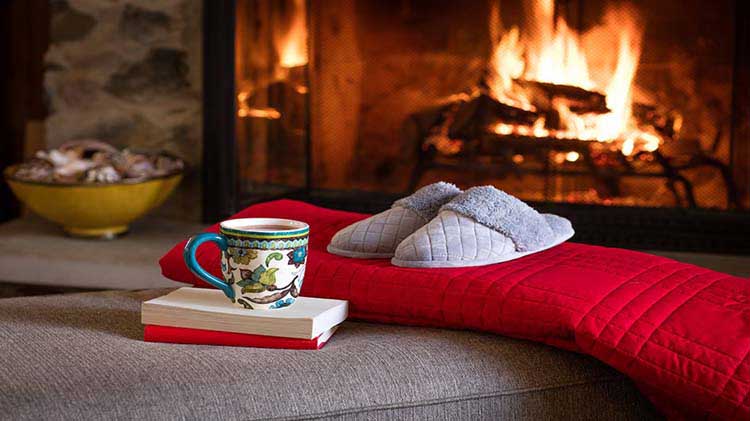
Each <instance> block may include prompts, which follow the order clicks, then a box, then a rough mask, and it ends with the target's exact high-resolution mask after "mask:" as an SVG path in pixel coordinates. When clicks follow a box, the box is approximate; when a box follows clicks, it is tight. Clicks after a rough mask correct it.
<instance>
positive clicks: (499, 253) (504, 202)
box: [391, 186, 575, 268]
mask: <svg viewBox="0 0 750 421" xmlns="http://www.w3.org/2000/svg"><path fill="white" fill-rule="evenodd" d="M574 233H575V232H574V231H573V227H572V226H571V224H570V221H568V220H567V219H565V218H563V217H560V216H557V215H552V214H540V213H538V212H537V211H535V210H534V209H533V208H531V207H530V206H529V205H527V204H526V203H524V202H522V201H521V200H519V199H517V198H515V197H514V196H511V195H509V194H507V193H505V192H503V191H501V190H498V189H496V188H494V187H492V186H482V187H472V188H471V189H469V190H467V191H465V192H464V193H461V194H460V195H458V196H456V197H455V198H454V199H453V200H452V201H451V202H450V203H448V204H446V205H445V206H443V207H442V208H440V211H439V212H438V215H437V216H436V217H435V218H434V219H433V220H431V221H430V222H428V223H427V224H426V225H424V226H422V227H421V228H419V229H418V230H416V231H415V232H414V234H412V235H410V236H408V237H406V238H405V239H404V241H402V242H401V244H399V245H398V247H397V249H396V253H395V256H394V257H393V259H391V263H393V264H394V265H396V266H403V267H415V268H439V267H462V266H482V265H489V264H493V263H500V262H507V261H509V260H513V259H518V258H519V257H523V256H526V255H528V254H532V253H537V252H540V251H542V250H546V249H548V248H551V247H554V246H556V245H559V244H561V243H563V242H565V241H566V240H568V239H569V238H570V237H572V236H573V234H574Z"/></svg>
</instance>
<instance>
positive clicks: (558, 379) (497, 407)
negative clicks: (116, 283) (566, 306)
mask: <svg viewBox="0 0 750 421" xmlns="http://www.w3.org/2000/svg"><path fill="white" fill-rule="evenodd" d="M166 292H167V290H150V291H139V292H122V291H120V292H97V293H85V294H71V295H52V296H45V297H25V298H11V299H4V300H0V353H1V354H2V356H3V364H0V409H2V414H3V416H5V417H8V418H10V419H46V418H50V417H54V418H56V419H57V418H61V419H77V420H80V419H102V418H107V419H110V418H127V419H152V418H158V419H218V418H222V419H230V418H231V419H246V420H247V419H266V418H288V419H294V418H309V417H318V418H342V419H347V420H348V419H368V420H372V419H388V420H390V419H410V418H417V419H446V418H447V419H499V418H508V419H550V418H577V419H641V418H644V417H646V418H652V417H657V415H656V414H655V413H654V412H653V409H652V407H651V406H650V404H649V403H648V402H646V401H645V400H644V399H643V398H642V397H641V396H640V395H639V393H638V392H637V391H636V389H635V388H634V386H633V385H632V384H631V382H630V381H629V380H627V379H626V378H625V377H623V376H622V375H620V374H618V373H617V372H616V371H614V370H612V369H610V368H608V367H606V366H605V365H604V364H602V363H599V362H598V361H596V360H594V359H593V358H590V357H586V356H583V355H580V354H575V353H571V352H567V351H560V350H556V349H554V348H551V347H548V346H545V345H539V344H534V343H531V342H526V341H521V340H514V339H508V338H504V337H499V336H496V335H490V334H481V333H471V332H462V331H451V330H438V329H424V328H414V327H399V326H386V325H375V324H365V323H352V322H347V323H345V324H344V325H343V326H342V327H341V328H340V329H339V331H338V332H337V333H336V335H335V336H334V337H333V338H332V339H331V341H330V342H329V343H328V345H326V347H325V348H323V349H322V350H320V351H290V350H269V349H256V348H231V347H213V346H195V345H173V344H159V343H146V342H143V341H142V336H143V328H142V326H141V324H140V304H141V302H142V301H144V300H147V299H151V298H154V297H156V296H159V295H161V294H164V293H166Z"/></svg>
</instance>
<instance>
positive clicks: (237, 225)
mask: <svg viewBox="0 0 750 421" xmlns="http://www.w3.org/2000/svg"><path fill="white" fill-rule="evenodd" d="M309 233H310V227H309V226H308V225H307V224H306V223H304V222H300V221H294V220H291V219H279V218H243V219H230V220H228V221H224V222H222V223H221V224H219V233H218V234H216V233H203V234H198V235H196V236H194V237H192V238H191V239H190V241H188V243H187V245H185V250H184V257H185V264H186V265H187V267H188V268H189V269H190V271H191V272H193V274H194V275H195V276H197V277H199V278H201V279H203V280H204V281H206V282H208V283H209V284H211V285H213V286H215V287H216V288H219V289H220V290H222V291H223V292H224V294H226V296H227V297H229V299H230V300H232V302H233V303H234V304H235V305H237V306H240V307H244V308H246V309H251V310H268V309H279V308H284V307H288V306H290V305H292V304H294V301H295V299H296V298H297V296H298V295H299V290H300V288H302V280H303V278H304V277H305V263H306V261H307V240H308V237H309ZM206 241H212V242H214V243H216V245H218V246H219V249H221V272H222V274H223V277H224V279H223V280H222V279H219V278H217V277H216V276H214V275H211V274H210V273H208V271H206V270H205V269H203V268H202V267H201V266H200V265H199V264H198V261H197V260H196V258H195V251H196V250H197V249H198V246H200V245H201V244H203V243H205V242H206Z"/></svg>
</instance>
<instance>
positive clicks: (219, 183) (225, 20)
mask: <svg viewBox="0 0 750 421" xmlns="http://www.w3.org/2000/svg"><path fill="white" fill-rule="evenodd" d="M237 1H238V0H223V1H210V0H204V1H203V19H204V27H203V83H204V89H203V92H204V93H203V167H202V180H203V220H204V222H206V223H210V222H215V221H217V220H220V219H223V218H226V217H228V216H230V215H232V214H233V213H235V212H237V211H238V210H240V209H241V208H242V207H245V206H248V205H250V204H252V203H254V202H259V201H265V200H271V199H274V198H277V197H273V196H267V197H252V198H248V197H241V196H240V194H239V188H238V186H239V180H238V178H237V177H238V174H237V171H236V168H235V161H234V156H235V149H236V144H237V142H236V132H235V111H236V106H237V104H236V97H235V95H236V93H235V82H234V68H235V67H234V65H235V57H234V54H235V52H234V36H235V28H236V13H235V12H236V6H237ZM240 1H241V0H240ZM312 1H315V0H308V9H307V10H311V8H310V7H309V4H310V3H311V2H312ZM566 10H577V9H576V8H572V9H571V8H569V9H566ZM735 11H736V13H735V19H736V30H735V37H736V40H735V60H734V72H733V81H732V84H733V94H732V95H733V96H732V119H731V128H732V138H733V139H745V140H746V141H745V142H732V145H735V146H736V147H733V148H732V150H731V151H730V157H731V160H732V162H731V163H734V162H736V161H737V160H740V159H743V160H747V161H750V58H749V57H748V55H747V54H745V53H746V52H747V51H750V6H749V5H748V4H746V3H744V2H742V1H735ZM314 35H315V34H314V31H312V32H311V33H310V34H309V36H308V38H309V40H310V41H309V42H310V43H311V45H314V40H313V37H314ZM312 52H313V53H314V51H312ZM311 60H313V61H314V60H315V55H314V54H311ZM313 65H314V63H313ZM308 136H309V132H308ZM310 143H311V139H308V152H312V148H310V147H309V144H310ZM311 161H312V157H311V155H310V153H308V155H307V162H306V166H307V169H306V171H308V176H307V185H306V186H305V187H304V188H301V189H298V190H294V191H291V192H287V193H286V194H284V197H289V198H295V199H300V200H306V201H309V202H311V203H314V204H318V205H322V206H328V207H333V208H338V209H344V210H351V211H359V212H369V213H373V212H378V211H381V210H383V209H386V208H387V207H388V206H389V205H390V203H391V202H392V201H393V200H394V199H395V196H394V195H391V194H382V193H372V192H361V191H333V190H324V189H317V188H315V186H314V185H312V184H311V180H312V177H310V174H309V171H311V168H312V166H311ZM732 168H738V167H737V166H734V165H732ZM736 179H737V180H738V181H739V182H740V183H745V185H750V172H746V173H742V174H736ZM533 205H534V206H535V207H537V208H538V209H540V210H543V211H548V212H555V213H558V214H560V215H563V216H565V217H568V218H569V219H571V221H572V222H573V223H574V225H575V226H576V230H577V234H576V236H575V238H574V240H575V241H581V242H587V243H591V244H600V245H606V246H617V247H625V248H634V249H652V250H677V251H694V252H712V253H734V254H750V241H748V238H750V211H736V210H735V211H717V210H706V209H690V208H646V207H624V206H597V205H580V204H567V203H551V202H545V203H534V204H533Z"/></svg>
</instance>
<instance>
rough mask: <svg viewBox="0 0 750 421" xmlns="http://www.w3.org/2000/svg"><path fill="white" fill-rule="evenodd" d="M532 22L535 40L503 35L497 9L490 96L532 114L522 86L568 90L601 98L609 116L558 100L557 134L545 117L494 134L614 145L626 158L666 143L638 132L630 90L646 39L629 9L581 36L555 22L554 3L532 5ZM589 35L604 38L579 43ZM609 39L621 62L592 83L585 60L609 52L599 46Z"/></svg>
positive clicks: (503, 126)
mask: <svg viewBox="0 0 750 421" xmlns="http://www.w3.org/2000/svg"><path fill="white" fill-rule="evenodd" d="M528 15H529V16H532V17H533V19H534V21H533V22H532V23H531V28H530V29H531V30H530V31H529V33H530V34H532V36H531V37H528V38H523V37H522V36H521V35H520V32H519V30H518V28H516V27H513V28H510V29H509V30H508V31H506V32H505V33H504V34H502V36H500V35H499V34H500V33H501V29H500V28H501V23H500V12H499V7H498V6H497V5H493V6H492V9H491V13H490V18H489V25H490V35H491V37H492V41H493V43H494V45H495V47H494V50H493V53H492V57H491V59H490V64H489V69H488V77H487V85H488V87H489V91H490V94H491V95H492V96H493V97H495V99H497V100H498V101H500V102H502V103H505V104H508V105H512V106H514V107H517V108H523V109H525V110H534V109H535V108H534V106H533V105H532V104H533V101H532V98H531V97H530V96H529V92H528V91H527V90H525V89H524V88H523V87H522V86H521V85H523V83H520V82H522V81H523V80H525V81H536V82H544V83H548V84H555V85H565V86H571V87H578V88H582V89H585V90H586V91H590V92H602V93H603V94H604V95H605V98H606V107H607V109H608V110H609V112H591V111H588V112H587V111H583V112H581V111H576V109H575V108H573V107H571V106H570V104H569V103H568V102H566V101H558V100H555V99H553V100H552V101H551V108H552V109H553V110H554V111H555V112H556V113H557V115H558V116H559V120H560V123H559V124H557V125H556V126H555V127H554V128H550V127H548V126H547V125H546V124H545V123H546V122H545V121H544V117H540V118H539V119H538V120H537V121H536V122H535V123H534V124H533V125H532V126H526V125H518V124H508V123H506V122H498V123H497V124H495V125H494V126H493V127H490V130H491V131H492V132H494V133H497V134H500V135H512V134H515V135H521V136H533V137H540V138H549V137H553V138H558V139H578V140H588V141H599V142H611V143H613V145H614V146H616V147H617V148H619V149H620V150H621V151H622V153H623V154H624V155H626V156H630V155H632V154H634V153H635V152H638V151H648V152H653V151H655V150H656V149H658V148H659V145H660V144H661V143H662V138H661V137H660V136H658V135H656V134H655V133H653V132H649V131H646V130H645V129H641V128H639V127H638V124H637V122H636V121H635V119H634V118H633V116H632V105H633V102H632V85H633V79H634V77H635V73H636V69H637V66H638V60H639V57H640V53H641V50H640V44H641V37H642V35H643V33H642V32H643V31H642V29H641V28H639V27H638V25H637V24H636V22H637V16H635V14H634V13H633V12H632V11H630V9H625V8H615V7H613V8H610V9H609V10H607V12H606V13H605V16H604V20H603V23H602V24H601V25H599V26H597V27H595V28H592V29H591V30H589V31H588V32H586V33H585V34H579V33H577V32H575V31H574V30H572V29H571V28H569V27H568V25H567V23H566V22H565V20H564V19H562V18H558V19H557V21H556V22H555V19H554V4H553V0H535V1H534V2H533V4H532V10H530V11H529V13H528ZM589 34H596V35H599V38H601V39H602V40H604V41H601V40H600V41H601V42H598V43H584V42H582V38H585V37H586V36H587V35H589ZM602 34H604V35H602ZM607 40H616V44H617V45H616V49H615V50H614V51H616V54H617V55H616V58H615V57H613V60H612V65H610V66H609V67H610V68H609V74H606V73H607V69H606V66H604V67H605V69H604V71H603V72H599V73H605V74H597V75H596V76H597V77H594V75H593V74H592V73H591V72H590V69H589V64H588V63H589V60H588V59H587V58H591V57H596V56H595V55H596V54H598V55H601V54H603V53H604V51H608V47H607V45H602V42H607ZM597 70H599V66H598V67H597ZM519 81H520V82H519ZM571 108H573V109H571ZM604 111H606V110H604ZM571 154H572V152H571V153H569V154H568V155H566V156H565V157H564V160H566V161H569V162H574V161H576V160H577V159H578V158H579V157H577V156H576V157H575V159H573V158H572V157H573V155H571Z"/></svg>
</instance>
